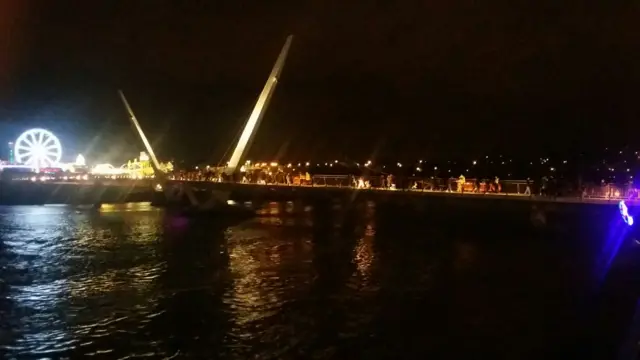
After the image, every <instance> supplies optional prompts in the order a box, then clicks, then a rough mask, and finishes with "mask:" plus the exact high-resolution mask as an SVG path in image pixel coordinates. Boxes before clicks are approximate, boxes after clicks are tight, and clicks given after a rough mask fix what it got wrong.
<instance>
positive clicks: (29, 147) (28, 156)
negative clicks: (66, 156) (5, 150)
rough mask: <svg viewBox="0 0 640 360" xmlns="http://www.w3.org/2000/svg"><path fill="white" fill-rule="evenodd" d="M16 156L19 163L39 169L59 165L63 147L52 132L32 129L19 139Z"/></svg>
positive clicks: (15, 151)
mask: <svg viewBox="0 0 640 360" xmlns="http://www.w3.org/2000/svg"><path fill="white" fill-rule="evenodd" d="M14 154H15V157H16V161H17V162H18V163H20V164H25V165H29V166H33V167H34V168H37V169H39V168H43V167H49V166H54V165H56V164H58V163H59V162H60V158H61V157H62V146H61V145H60V140H58V138H57V137H56V136H55V135H53V133H52V132H51V131H49V130H45V129H31V130H27V131H25V132H23V133H22V134H21V135H20V136H19V137H18V140H16V145H15V150H14Z"/></svg>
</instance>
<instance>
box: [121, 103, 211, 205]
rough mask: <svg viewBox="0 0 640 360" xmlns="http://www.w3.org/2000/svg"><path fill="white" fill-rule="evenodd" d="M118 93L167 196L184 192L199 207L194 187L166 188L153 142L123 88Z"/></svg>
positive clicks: (170, 196) (179, 195)
mask: <svg viewBox="0 0 640 360" xmlns="http://www.w3.org/2000/svg"><path fill="white" fill-rule="evenodd" d="M118 94H120V99H122V103H123V104H124V107H125V108H127V112H128V113H129V120H131V123H132V124H133V126H134V127H135V128H136V130H137V131H138V135H139V136H140V140H142V143H143V144H144V147H145V149H147V153H148V154H149V157H150V158H151V167H152V168H153V173H154V175H155V177H156V178H157V179H158V180H159V181H160V182H161V183H162V190H163V192H164V194H165V196H166V197H167V198H168V199H169V200H172V198H173V197H177V198H179V197H181V196H182V194H183V193H184V194H186V195H187V197H188V198H189V202H190V203H191V206H193V207H198V206H199V203H198V199H197V198H196V197H195V194H194V193H193V191H192V189H191V188H190V187H189V186H187V185H185V184H180V185H179V186H178V192H177V193H174V192H173V191H171V190H173V189H171V190H169V189H167V188H166V181H165V180H166V177H165V175H164V172H163V171H162V170H160V162H158V158H157V157H156V153H155V152H154V151H153V148H152V147H151V143H150V142H149V140H148V139H147V136H146V135H145V134H144V131H142V127H141V126H140V123H139V122H138V119H137V118H136V115H135V114H134V113H133V109H131V106H129V102H128V101H127V98H126V97H125V96H124V93H123V92H122V90H118Z"/></svg>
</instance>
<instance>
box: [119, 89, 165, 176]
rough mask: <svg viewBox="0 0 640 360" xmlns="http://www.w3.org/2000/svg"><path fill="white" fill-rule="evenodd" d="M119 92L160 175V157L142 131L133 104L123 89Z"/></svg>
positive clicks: (157, 173) (155, 170)
mask: <svg viewBox="0 0 640 360" xmlns="http://www.w3.org/2000/svg"><path fill="white" fill-rule="evenodd" d="M118 94H120V99H122V103H123V104H124V107H125V108H127V112H128V113H129V120H131V122H132V123H133V126H134V127H135V128H136V130H138V135H139V136H140V139H141V140H142V143H143V144H144V147H145V149H147V153H148V154H149V157H150V158H151V165H152V166H153V172H154V173H155V174H156V175H158V176H159V175H160V173H161V171H160V163H159V162H158V158H156V153H154V152H153V148H152V147H151V143H150V142H149V140H147V137H146V135H145V134H144V132H143V131H142V128H141V127H140V123H138V119H136V115H135V114H134V113H133V110H132V109H131V106H129V102H128V101H127V98H126V97H124V93H123V92H122V90H118Z"/></svg>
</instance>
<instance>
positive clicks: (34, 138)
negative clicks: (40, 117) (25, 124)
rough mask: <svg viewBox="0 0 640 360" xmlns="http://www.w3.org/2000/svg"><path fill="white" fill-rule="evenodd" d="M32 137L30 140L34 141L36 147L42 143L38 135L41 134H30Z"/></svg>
mask: <svg viewBox="0 0 640 360" xmlns="http://www.w3.org/2000/svg"><path fill="white" fill-rule="evenodd" d="M30 135H31V136H30V138H31V140H32V141H31V143H32V144H34V145H35V144H39V143H40V139H39V136H38V135H40V134H39V133H35V134H30Z"/></svg>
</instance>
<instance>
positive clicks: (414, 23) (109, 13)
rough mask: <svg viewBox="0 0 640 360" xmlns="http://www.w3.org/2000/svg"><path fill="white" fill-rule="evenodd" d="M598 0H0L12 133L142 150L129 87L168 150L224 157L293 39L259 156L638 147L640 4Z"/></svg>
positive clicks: (108, 156)
mask: <svg viewBox="0 0 640 360" xmlns="http://www.w3.org/2000/svg"><path fill="white" fill-rule="evenodd" d="M584 3H585V4H582V5H580V2H562V1H543V0H541V1H526V2H525V1H516V0H510V1H491V2H483V1H413V0H404V1H372V0H368V1H358V0H349V1H275V0H274V1H241V0H233V1H206V0H190V1H185V0H182V1H180V0H179V1H165V0H150V1H138V0H128V1H115V0H113V1H98V0H91V1H86V0H84V1H70V0H69V1H64V0H58V1H44V0H42V1H31V0H15V1H11V0H0V130H2V131H1V132H0V137H1V138H0V140H2V141H10V140H12V139H15V137H16V136H17V135H18V134H19V133H20V132H21V131H22V130H24V129H26V128H28V127H31V126H42V127H47V128H49V129H51V130H52V131H54V132H56V133H57V134H59V135H60V137H61V138H62V141H63V146H65V149H69V150H68V151H67V154H69V153H73V154H70V156H71V155H73V156H75V153H77V152H84V153H87V154H88V155H89V158H93V159H95V160H96V161H97V160H102V159H104V160H106V161H113V162H114V163H117V162H118V161H122V160H125V159H126V158H127V157H132V156H135V153H136V152H137V151H139V150H142V148H141V145H139V142H138V141H137V139H136V138H135V135H134V133H133V130H132V128H131V126H130V124H129V122H128V120H127V116H126V113H125V111H124V109H123V107H122V105H121V103H120V102H119V99H118V97H117V93H116V91H117V89H119V88H122V89H123V90H124V92H125V94H126V95H127V97H128V98H129V101H130V103H131V105H132V106H133V108H134V111H136V115H137V116H138V118H139V119H140V122H141V124H142V126H143V127H144V128H145V129H146V132H147V133H148V135H149V137H150V138H151V139H153V140H154V141H155V142H156V144H157V146H156V151H157V152H158V153H159V154H160V156H161V157H165V158H168V157H174V158H175V159H176V160H180V159H184V160H187V161H209V162H211V163H213V162H217V161H219V160H220V159H221V157H222V155H223V153H224V152H225V151H226V150H227V148H228V147H229V145H230V141H231V139H232V138H233V137H234V136H236V134H237V133H238V131H239V130H240V127H241V126H242V124H243V122H244V121H245V120H246V118H247V116H248V115H249V113H250V111H251V109H252V107H253V104H254V102H255V100H256V98H257V96H258V94H259V93H260V91H261V90H262V87H263V85H264V82H265V81H266V78H267V76H268V74H269V71H270V69H271V67H272V66H273V63H274V61H275V58H276V57H277V54H278V52H279V51H280V48H281V47H282V45H283V43H284V40H285V38H286V36H287V35H288V34H294V36H295V38H294V41H293V46H292V48H291V52H290V54H289V58H288V60H287V65H286V66H285V69H284V71H283V74H282V77H281V82H280V84H279V86H278V88H277V90H276V92H275V95H274V97H273V100H272V103H271V106H270V108H269V110H268V112H267V113H266V115H265V118H264V121H263V123H262V126H261V128H260V131H259V133H258V135H257V136H256V142H255V144H254V146H253V148H252V151H251V153H250V156H249V158H253V159H263V160H270V159H282V160H285V159H291V160H305V159H311V160H316V159H317V160H324V159H333V158H340V159H342V158H345V159H346V158H349V159H355V160H362V161H364V159H366V158H370V157H376V158H385V157H386V158H390V159H394V158H398V159H415V158H431V159H446V158H452V157H459V156H465V157H466V156H468V157H475V156H480V155H481V154H487V153H497V152H499V153H509V154H512V155H513V156H514V157H515V156H533V155H537V154H542V153H545V154H549V153H552V154H553V153H554V152H563V151H583V150H586V151H591V150H594V149H597V148H600V147H604V146H611V145H630V146H640V141H638V140H637V139H638V136H639V135H638V133H639V132H638V128H639V127H638V125H637V124H638V123H639V120H640V101H637V99H638V98H639V96H640V91H638V84H640V71H639V69H640V67H639V66H640V65H639V64H640V41H639V40H638V39H639V36H640V22H639V21H638V19H640V4H638V3H637V2H636V3H635V4H632V2H618V1H616V2H613V1H612V2H605V1H601V2H599V3H598V4H593V5H586V3H591V2H584ZM129 155H131V156H129ZM229 155H230V153H229V154H228V155H227V156H229Z"/></svg>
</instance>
